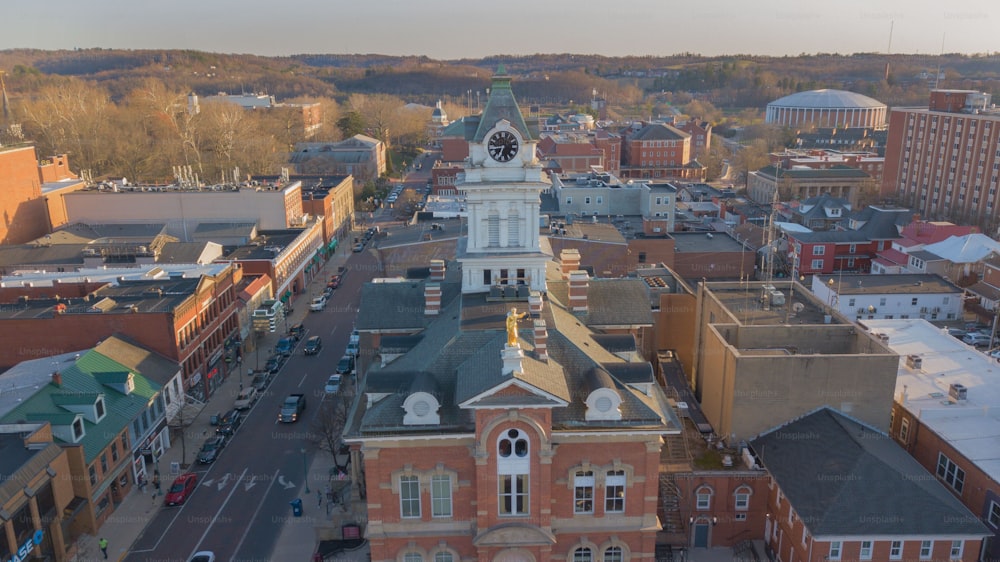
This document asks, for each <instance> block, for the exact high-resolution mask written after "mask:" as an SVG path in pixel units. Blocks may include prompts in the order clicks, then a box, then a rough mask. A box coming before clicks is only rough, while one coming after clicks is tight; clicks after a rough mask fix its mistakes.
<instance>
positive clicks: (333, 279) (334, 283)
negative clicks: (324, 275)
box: [326, 275, 342, 289]
mask: <svg viewBox="0 0 1000 562" xmlns="http://www.w3.org/2000/svg"><path fill="white" fill-rule="evenodd" d="M341 279H342V277H341V276H340V275H331V276H330V282H329V283H327V284H326V286H327V287H330V288H331V289H336V288H337V287H340V280H341Z"/></svg>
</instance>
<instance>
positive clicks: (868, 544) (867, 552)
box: [860, 541, 873, 560]
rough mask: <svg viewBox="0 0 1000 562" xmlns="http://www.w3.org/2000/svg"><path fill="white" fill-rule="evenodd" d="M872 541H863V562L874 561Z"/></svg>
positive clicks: (861, 555)
mask: <svg viewBox="0 0 1000 562" xmlns="http://www.w3.org/2000/svg"><path fill="white" fill-rule="evenodd" d="M872 544H873V543H872V541H861V553H860V558H861V559H862V560H871V559H872Z"/></svg>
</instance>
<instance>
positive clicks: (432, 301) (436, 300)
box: [424, 283, 441, 316]
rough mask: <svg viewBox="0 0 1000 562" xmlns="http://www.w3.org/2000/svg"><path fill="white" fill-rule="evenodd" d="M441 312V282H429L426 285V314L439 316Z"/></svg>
mask: <svg viewBox="0 0 1000 562" xmlns="http://www.w3.org/2000/svg"><path fill="white" fill-rule="evenodd" d="M439 312H441V284H440V283H427V284H425V285H424V314H425V315H427V316H437V314H438V313H439Z"/></svg>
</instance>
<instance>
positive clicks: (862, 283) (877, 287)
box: [827, 273, 962, 295]
mask: <svg viewBox="0 0 1000 562" xmlns="http://www.w3.org/2000/svg"><path fill="white" fill-rule="evenodd" d="M827 277H829V278H830V279H836V281H834V287H836V289H837V291H839V292H840V294H842V295H863V294H872V293H881V294H903V295H909V294H938V293H961V292H962V288H961V287H959V286H958V285H955V284H954V283H951V282H950V281H947V280H946V279H944V278H943V277H941V276H940V275H933V274H917V273H914V274H908V273H900V274H898V275H867V274H866V275H854V274H850V275H848V274H844V275H828V276H827Z"/></svg>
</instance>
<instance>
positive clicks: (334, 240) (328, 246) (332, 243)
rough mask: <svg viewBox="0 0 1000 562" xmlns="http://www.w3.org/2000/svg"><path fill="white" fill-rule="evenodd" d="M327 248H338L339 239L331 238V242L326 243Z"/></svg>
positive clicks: (331, 249)
mask: <svg viewBox="0 0 1000 562" xmlns="http://www.w3.org/2000/svg"><path fill="white" fill-rule="evenodd" d="M326 249H327V250H330V251H333V250H336V249H337V239H336V238H334V239H333V240H330V243H329V244H327V245H326Z"/></svg>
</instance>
